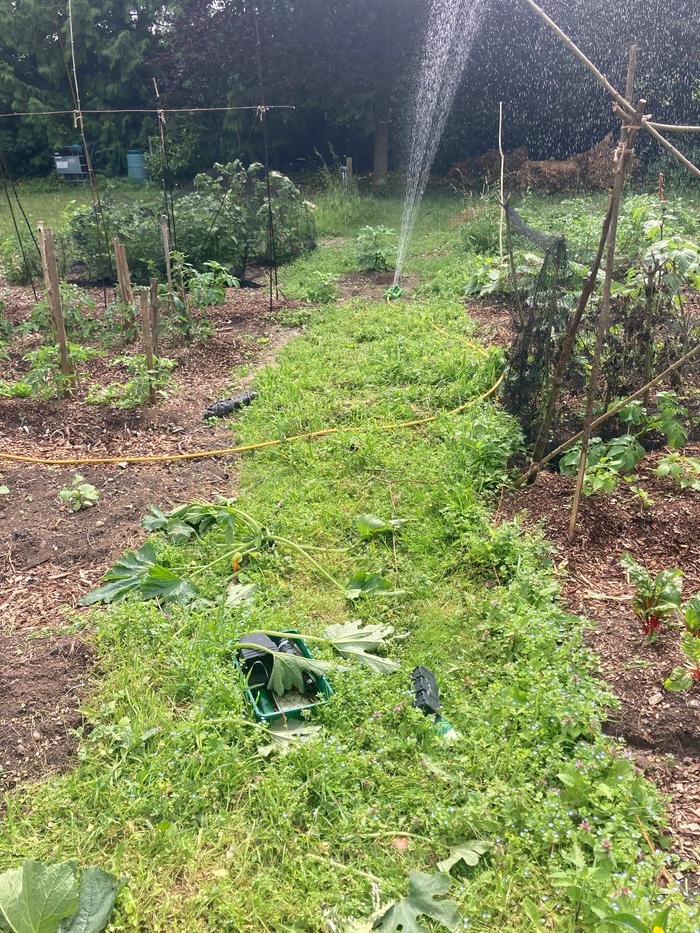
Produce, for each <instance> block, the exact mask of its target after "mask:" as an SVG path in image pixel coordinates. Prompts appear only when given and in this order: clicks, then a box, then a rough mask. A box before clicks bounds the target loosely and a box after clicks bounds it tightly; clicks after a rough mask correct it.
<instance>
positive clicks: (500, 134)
mask: <svg viewBox="0 0 700 933" xmlns="http://www.w3.org/2000/svg"><path fill="white" fill-rule="evenodd" d="M498 152H499V153H500V156H501V219H500V223H499V225H498V253H499V256H500V257H501V265H503V223H504V219H505V213H506V209H505V206H504V205H505V203H506V192H505V175H506V156H505V153H504V152H503V101H499V104H498Z"/></svg>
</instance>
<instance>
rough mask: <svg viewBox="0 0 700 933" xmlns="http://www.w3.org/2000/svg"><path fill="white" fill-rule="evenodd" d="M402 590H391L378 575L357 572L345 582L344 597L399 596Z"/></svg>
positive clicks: (363, 571)
mask: <svg viewBox="0 0 700 933" xmlns="http://www.w3.org/2000/svg"><path fill="white" fill-rule="evenodd" d="M402 592H403V591H402V590H392V588H391V586H390V584H389V583H387V581H386V580H385V579H384V577H382V575H381V574H379V573H376V572H374V573H370V572H368V571H366V570H358V571H357V573H354V574H353V575H352V577H350V579H349V580H348V582H347V586H346V589H345V595H346V596H347V598H348V599H359V598H360V597H362V596H400V595H401V593H402Z"/></svg>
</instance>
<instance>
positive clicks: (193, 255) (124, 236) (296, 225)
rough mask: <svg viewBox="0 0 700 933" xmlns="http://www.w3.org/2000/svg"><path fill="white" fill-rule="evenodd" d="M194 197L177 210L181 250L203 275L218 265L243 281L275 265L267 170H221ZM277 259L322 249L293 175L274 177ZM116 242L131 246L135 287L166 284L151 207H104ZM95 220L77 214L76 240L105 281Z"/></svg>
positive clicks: (201, 181)
mask: <svg viewBox="0 0 700 933" xmlns="http://www.w3.org/2000/svg"><path fill="white" fill-rule="evenodd" d="M194 183H195V191H193V192H192V193H190V194H186V195H184V196H183V197H181V198H179V199H178V200H177V201H176V202H175V208H174V212H175V229H176V233H177V248H178V251H179V252H181V253H183V254H184V256H185V257H186V259H187V261H188V262H189V263H190V264H191V265H192V266H193V267H194V269H196V270H202V269H203V268H204V264H205V263H206V262H208V261H212V260H215V261H216V262H218V263H220V264H221V265H222V266H224V267H225V270H226V272H227V273H229V274H231V275H233V276H235V277H236V278H241V277H242V276H243V275H244V274H245V270H246V267H247V266H248V265H249V263H251V262H265V261H267V258H268V252H269V244H268V227H269V212H268V202H267V184H266V181H265V170H264V167H263V166H262V165H260V163H257V162H255V163H253V164H252V165H250V166H249V167H248V168H245V167H244V165H243V164H242V163H241V162H239V161H235V162H229V163H228V164H226V165H220V164H218V163H217V164H216V165H215V166H214V169H213V171H212V172H211V173H208V174H201V175H197V177H196V178H195V182H194ZM270 189H271V193H272V198H271V209H272V223H273V227H274V234H275V257H276V259H277V260H278V261H280V262H284V261H286V260H288V259H291V258H293V257H294V256H297V255H298V254H299V253H301V252H303V251H304V250H307V249H311V248H312V247H313V246H314V245H315V241H316V232H315V227H314V221H313V216H312V213H311V207H310V205H309V204H308V203H307V202H306V201H304V200H303V199H302V197H301V194H300V192H299V189H298V188H297V187H296V186H295V185H294V184H293V183H292V182H291V181H290V179H289V178H287V177H286V175H282V174H280V173H279V172H270ZM103 210H104V216H105V220H106V223H107V227H108V232H109V236H110V238H111V237H113V236H119V238H120V239H121V240H122V242H123V243H124V248H125V250H126V254H127V258H128V261H129V268H130V270H131V275H132V279H133V280H134V281H135V282H141V283H145V282H146V281H147V280H148V279H149V278H150V277H151V276H152V275H157V276H159V277H162V276H163V275H164V273H165V259H164V256H163V245H162V241H161V234H160V222H159V218H160V210H159V209H158V208H156V207H149V206H147V205H144V204H119V205H117V204H114V203H110V202H107V203H105V204H104V205H103ZM95 218H96V215H95V212H94V210H93V209H92V208H89V207H88V208H85V209H83V210H80V211H77V212H76V213H75V214H74V215H73V217H72V218H71V220H70V224H69V229H70V234H71V237H72V239H73V242H74V244H75V248H76V251H77V253H78V255H79V256H80V259H81V261H82V262H83V263H84V264H85V266H86V268H87V269H88V270H89V274H90V275H92V276H95V277H96V276H98V275H99V274H100V257H99V252H98V249H97V233H96V229H95Z"/></svg>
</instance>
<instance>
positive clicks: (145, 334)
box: [140, 290, 156, 405]
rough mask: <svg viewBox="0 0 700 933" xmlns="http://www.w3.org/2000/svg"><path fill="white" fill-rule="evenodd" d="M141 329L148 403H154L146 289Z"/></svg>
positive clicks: (151, 337) (142, 299)
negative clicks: (146, 374) (146, 375)
mask: <svg viewBox="0 0 700 933" xmlns="http://www.w3.org/2000/svg"><path fill="white" fill-rule="evenodd" d="M140 299H141V329H142V331H143V351H144V355H145V357H146V367H147V369H148V403H149V405H155V403H156V390H155V386H154V385H153V378H152V375H151V374H152V373H153V335H152V333H151V307H150V301H149V294H148V292H147V291H145V290H144V291H142V292H141V296H140Z"/></svg>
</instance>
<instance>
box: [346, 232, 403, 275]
mask: <svg viewBox="0 0 700 933" xmlns="http://www.w3.org/2000/svg"><path fill="white" fill-rule="evenodd" d="M395 240H396V238H395V235H394V231H393V230H391V229H390V228H389V227H369V226H366V227H363V228H362V229H361V230H360V233H359V235H358V237H357V240H356V241H355V254H356V258H357V265H358V266H359V268H360V269H362V270H363V271H370V270H374V271H376V272H386V270H387V269H388V268H389V266H390V265H392V264H393V262H394V259H395V256H396V242H395Z"/></svg>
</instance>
